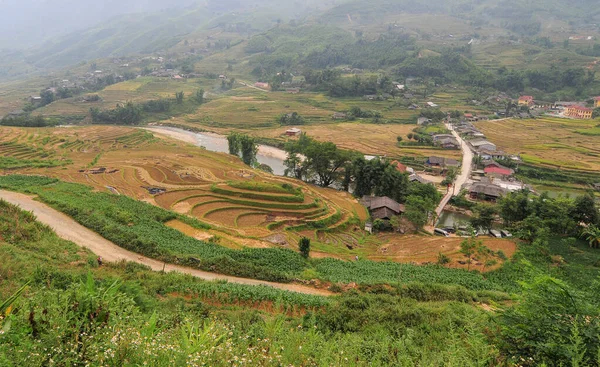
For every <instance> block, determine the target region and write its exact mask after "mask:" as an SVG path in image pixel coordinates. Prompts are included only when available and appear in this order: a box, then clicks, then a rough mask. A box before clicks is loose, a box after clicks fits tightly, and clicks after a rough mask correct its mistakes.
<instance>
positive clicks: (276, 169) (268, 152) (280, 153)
mask: <svg viewBox="0 0 600 367" xmlns="http://www.w3.org/2000/svg"><path fill="white" fill-rule="evenodd" d="M146 130H149V131H152V132H155V133H158V134H163V135H167V136H170V137H172V138H174V139H178V140H182V141H186V142H188V143H190V144H194V145H197V146H199V147H203V148H205V149H206V150H210V151H211V152H218V153H229V145H228V143H227V137H226V136H224V135H219V134H215V133H209V132H203V133H196V132H192V131H187V130H184V129H179V128H175V127H167V126H160V127H158V126H157V127H151V128H146ZM286 158H287V153H286V152H285V150H282V149H279V148H275V147H272V146H269V145H259V146H258V153H257V154H256V160H257V161H258V163H260V164H266V165H267V166H269V167H271V168H272V169H273V173H274V174H276V175H278V176H283V175H284V174H285V166H284V164H283V162H284V161H285V160H286Z"/></svg>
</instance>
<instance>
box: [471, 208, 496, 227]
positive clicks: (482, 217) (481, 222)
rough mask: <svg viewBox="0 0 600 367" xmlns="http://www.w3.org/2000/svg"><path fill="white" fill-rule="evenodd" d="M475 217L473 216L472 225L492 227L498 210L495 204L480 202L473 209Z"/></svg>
mask: <svg viewBox="0 0 600 367" xmlns="http://www.w3.org/2000/svg"><path fill="white" fill-rule="evenodd" d="M473 214H474V215H473V218H471V225H472V226H473V227H474V228H484V229H487V230H489V229H491V228H492V223H493V222H494V220H495V219H496V215H497V214H498V210H497V209H496V207H495V206H493V205H490V204H479V205H477V206H476V207H475V208H474V210H473Z"/></svg>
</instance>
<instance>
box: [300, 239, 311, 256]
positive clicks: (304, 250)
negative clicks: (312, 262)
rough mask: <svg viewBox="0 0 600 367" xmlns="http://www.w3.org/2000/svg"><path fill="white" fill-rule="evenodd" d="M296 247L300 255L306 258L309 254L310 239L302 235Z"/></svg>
mask: <svg viewBox="0 0 600 367" xmlns="http://www.w3.org/2000/svg"><path fill="white" fill-rule="evenodd" d="M298 248H299V249H300V254H302V257H304V258H305V259H308V257H309V256H310V239H308V238H306V237H302V238H301V239H300V242H299V243H298Z"/></svg>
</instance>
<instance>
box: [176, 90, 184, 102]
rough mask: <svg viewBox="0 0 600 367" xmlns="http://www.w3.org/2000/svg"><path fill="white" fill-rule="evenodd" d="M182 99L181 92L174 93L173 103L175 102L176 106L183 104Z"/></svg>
mask: <svg viewBox="0 0 600 367" xmlns="http://www.w3.org/2000/svg"><path fill="white" fill-rule="evenodd" d="M183 98H184V94H183V92H177V93H175V101H177V104H182V103H183Z"/></svg>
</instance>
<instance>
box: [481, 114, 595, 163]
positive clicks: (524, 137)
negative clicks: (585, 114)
mask: <svg viewBox="0 0 600 367" xmlns="http://www.w3.org/2000/svg"><path fill="white" fill-rule="evenodd" d="M597 124H598V121H594V120H570V119H561V118H551V117H544V118H538V119H535V120H515V119H513V120H502V121H482V122H478V123H477V127H478V128H479V129H481V131H482V132H483V133H484V134H485V135H486V136H487V137H488V138H489V139H490V140H491V141H492V142H494V143H495V144H497V145H498V148H499V149H503V150H505V151H506V152H508V153H512V154H520V155H521V158H522V159H523V161H524V162H525V163H530V164H536V165H541V166H547V167H552V168H566V169H573V170H585V171H598V172H600V145H599V144H598V137H597V136H590V135H584V134H581V133H580V132H581V131H585V130H586V129H592V128H593V127H594V126H596V125H597Z"/></svg>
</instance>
